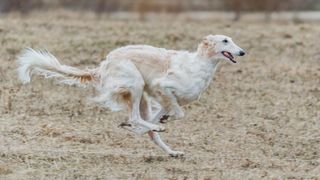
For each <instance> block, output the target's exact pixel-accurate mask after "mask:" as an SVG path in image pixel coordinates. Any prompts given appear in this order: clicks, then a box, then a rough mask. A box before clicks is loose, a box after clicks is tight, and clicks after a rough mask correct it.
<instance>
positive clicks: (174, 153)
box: [148, 131, 184, 157]
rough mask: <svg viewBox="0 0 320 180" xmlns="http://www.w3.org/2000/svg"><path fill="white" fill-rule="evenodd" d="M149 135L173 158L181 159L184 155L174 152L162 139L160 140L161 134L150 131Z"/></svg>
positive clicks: (180, 152)
mask: <svg viewBox="0 0 320 180" xmlns="http://www.w3.org/2000/svg"><path fill="white" fill-rule="evenodd" d="M148 135H149V136H150V138H151V140H152V141H153V142H154V143H155V144H157V145H158V146H159V147H160V148H161V149H163V150H164V151H165V152H166V153H168V154H169V155H170V156H172V157H180V156H183V155H184V152H182V151H174V150H172V149H171V148H170V147H169V146H168V145H166V144H165V143H164V142H163V141H162V139H161V138H160V135H159V133H157V132H153V131H149V132H148Z"/></svg>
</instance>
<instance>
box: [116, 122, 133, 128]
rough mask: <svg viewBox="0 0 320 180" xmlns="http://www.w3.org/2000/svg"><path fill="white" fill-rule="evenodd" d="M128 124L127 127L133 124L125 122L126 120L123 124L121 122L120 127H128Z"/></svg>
mask: <svg viewBox="0 0 320 180" xmlns="http://www.w3.org/2000/svg"><path fill="white" fill-rule="evenodd" d="M126 126H127V127H132V125H131V124H130V123H124V122H123V123H121V124H119V126H118V127H122V128H123V127H126Z"/></svg>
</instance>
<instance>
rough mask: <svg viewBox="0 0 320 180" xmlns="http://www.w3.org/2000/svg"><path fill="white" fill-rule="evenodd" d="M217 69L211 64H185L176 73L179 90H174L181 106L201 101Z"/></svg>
mask: <svg viewBox="0 0 320 180" xmlns="http://www.w3.org/2000/svg"><path fill="white" fill-rule="evenodd" d="M214 71H215V68H214V66H213V65H212V64H210V63H205V62H201V63H192V62H191V63H190V64H188V63H185V64H183V65H181V66H180V68H179V70H178V69H177V70H176V71H175V76H176V78H178V79H177V80H178V81H177V86H176V87H177V88H176V89H175V90H174V94H175V95H176V97H177V99H178V101H179V104H181V105H183V104H187V103H190V102H192V101H195V100H197V99H199V97H200V96H201V94H202V92H203V91H204V90H205V89H206V88H207V87H208V85H209V84H210V81H211V79H212V76H213V73H214Z"/></svg>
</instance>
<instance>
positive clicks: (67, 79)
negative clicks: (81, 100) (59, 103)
mask: <svg viewBox="0 0 320 180" xmlns="http://www.w3.org/2000/svg"><path fill="white" fill-rule="evenodd" d="M18 63H19V68H18V74H19V79H20V80H21V81H22V82H23V83H29V82H30V79H31V76H32V75H33V74H39V75H43V76H45V77H46V78H55V79H57V80H58V81H59V82H60V83H64V84H68V85H78V86H82V87H83V86H84V87H85V86H87V85H89V84H91V83H93V82H95V81H97V80H98V78H99V77H98V74H97V70H80V69H77V68H74V67H71V66H67V65H63V64H60V62H59V61H58V59H57V58H56V57H54V56H53V55H52V54H51V53H49V52H47V51H36V50H33V49H31V48H29V49H26V50H24V51H23V53H22V54H21V55H20V56H19V57H18Z"/></svg>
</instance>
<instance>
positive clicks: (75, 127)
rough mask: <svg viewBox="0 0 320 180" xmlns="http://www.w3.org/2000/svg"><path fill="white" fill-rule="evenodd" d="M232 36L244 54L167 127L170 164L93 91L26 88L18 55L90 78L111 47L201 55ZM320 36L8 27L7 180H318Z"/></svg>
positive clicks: (230, 26) (0, 158) (1, 80)
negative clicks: (176, 154)
mask: <svg viewBox="0 0 320 180" xmlns="http://www.w3.org/2000/svg"><path fill="white" fill-rule="evenodd" d="M207 34H226V35H229V36H231V37H233V39H234V41H235V42H237V44H239V45H240V46H241V47H243V48H244V49H246V50H247V52H248V54H247V56H246V57H244V58H241V60H240V63H239V64H238V65H232V64H229V63H226V62H223V63H221V64H220V67H219V68H218V71H217V73H216V76H215V77H214V79H213V82H212V84H211V85H210V87H209V88H208V90H207V91H206V92H205V93H204V94H203V96H202V98H201V99H200V100H199V101H198V102H195V103H193V104H191V105H189V106H186V107H184V109H185V112H186V117H185V118H184V119H183V120H179V121H173V122H169V123H167V124H166V125H165V126H166V128H167V131H166V132H164V133H161V134H162V137H163V139H164V140H165V141H166V142H168V144H170V145H171V146H172V147H173V148H174V149H176V150H182V151H185V153H186V154H185V157H184V158H180V159H175V158H170V157H167V155H166V154H164V153H163V152H162V151H161V150H160V149H159V148H158V147H156V146H155V145H154V144H153V143H152V142H151V141H150V140H149V139H148V137H147V136H146V135H144V136H137V135H134V134H132V133H130V132H127V131H125V130H123V129H121V128H118V125H119V124H120V123H121V122H123V121H124V119H125V118H126V116H125V114H124V113H122V112H118V113H112V112H110V111H108V110H105V109H103V108H102V107H99V106H98V105H96V104H92V103H90V101H88V99H87V97H88V96H89V97H90V96H91V95H93V94H94V91H93V90H92V89H79V88H76V87H67V86H62V85H57V84H55V83H54V82H53V81H50V80H49V81H48V80H44V79H43V78H40V77H36V78H34V79H33V81H32V82H31V84H29V85H25V86H23V85H21V84H20V83H19V82H18V80H17V75H16V63H15V60H16V56H17V55H18V54H19V52H20V51H21V50H22V49H23V48H25V47H33V48H45V49H48V50H49V51H50V52H52V53H53V54H55V55H56V56H57V57H59V59H60V60H61V61H62V62H63V63H65V64H68V65H72V66H77V67H81V68H86V67H89V68H92V67H96V66H98V65H99V63H100V62H101V60H102V59H103V58H104V57H105V56H106V54H107V53H108V52H109V51H111V50H112V49H114V48H116V47H119V46H123V45H127V44H150V45H154V46H159V47H165V48H169V49H186V50H195V49H196V46H197V43H198V42H199V40H201V38H202V37H203V36H205V35H207ZM319 37H320V26H319V24H312V23H300V24H293V23H289V22H277V23H267V24H266V23H263V22H250V23H249V22H248V23H247V22H239V23H233V22H226V21H215V20H210V21H208V20H206V21H199V20H197V21H192V20H190V19H189V20H188V21H186V20H181V19H174V18H171V19H158V20H152V21H147V22H139V21H136V20H132V21H129V20H126V21H116V20H111V19H109V18H108V17H104V16H102V17H100V18H96V17H94V16H92V15H90V14H76V13H68V12H57V13H34V14H32V15H29V16H27V17H23V16H19V15H16V14H10V15H9V16H2V17H0V43H1V48H0V64H1V65H0V98H1V103H0V115H1V116H0V179H41V178H43V179H57V178H60V179H89V178H91V179H128V178H132V179H163V178H169V179H263V178H264V179H271V178H274V179H319V178H320V158H319V157H320V130H319V129H320V44H319Z"/></svg>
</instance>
